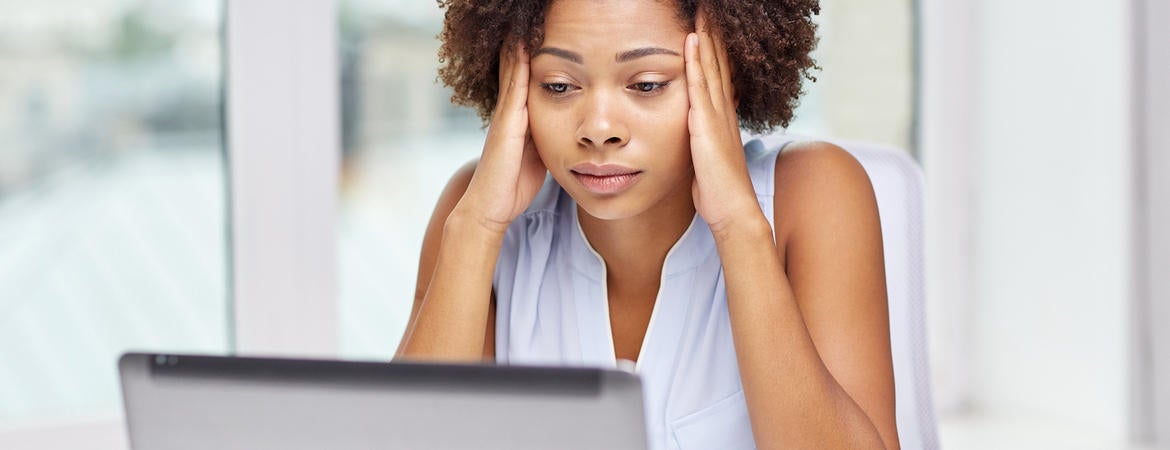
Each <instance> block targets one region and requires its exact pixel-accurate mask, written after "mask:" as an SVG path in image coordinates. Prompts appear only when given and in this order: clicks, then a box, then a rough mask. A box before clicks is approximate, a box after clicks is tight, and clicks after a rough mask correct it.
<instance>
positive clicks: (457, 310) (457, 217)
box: [398, 43, 547, 361]
mask: <svg viewBox="0 0 1170 450" xmlns="http://www.w3.org/2000/svg"><path fill="white" fill-rule="evenodd" d="M528 80H529V65H528V54H527V52H526V51H525V50H524V48H523V47H522V45H521V44H519V43H513V44H510V45H504V46H503V48H502V49H501V51H500V84H499V85H500V87H501V89H500V101H499V102H497V104H496V109H495V111H494V112H493V113H492V120H491V128H490V129H489V130H488V135H487V139H486V142H484V148H483V154H482V156H481V157H480V160H479V162H478V163H477V164H476V165H474V166H473V167H465V168H464V169H463V170H461V171H460V173H458V174H456V176H455V178H454V179H453V180H452V181H451V184H449V185H448V187H447V189H446V191H445V192H444V193H443V197H442V199H440V201H439V206H438V207H436V211H435V213H434V216H433V217H432V218H431V223H430V225H429V226H428V229H427V237H426V240H425V242H424V245H423V254H422V257H421V260H420V262H419V284H418V288H417V292H416V294H415V305H414V308H413V311H412V313H411V320H410V323H409V324H408V325H407V331H406V333H405V335H404V336H403V338H402V342H401V343H400V344H399V347H398V358H410V359H431V360H444V361H478V360H480V359H481V358H482V357H483V356H489V355H491V354H494V339H493V334H492V329H493V328H494V326H493V324H494V317H495V312H494V309H493V308H494V306H493V305H494V302H493V301H492V293H491V292H492V273H493V272H494V271H495V265H496V259H498V258H499V253H500V246H501V245H502V243H503V239H504V233H505V231H507V229H508V226H509V224H511V222H512V220H514V219H515V218H516V217H518V216H519V215H520V214H521V213H522V212H523V211H524V210H525V209H527V208H528V205H529V204H530V203H532V199H533V198H534V197H535V196H536V193H537V192H538V191H539V190H540V186H541V184H542V183H543V182H544V177H545V175H546V174H547V170H546V169H545V167H544V164H543V163H542V162H541V160H540V156H539V155H538V154H537V153H536V148H535V147H534V146H533V145H532V138H531V135H530V133H529V131H528V106H527V101H528ZM456 199H457V201H456ZM436 241H437V243H436ZM432 268H433V270H432ZM428 280H429V281H428ZM424 281H427V282H425V283H424ZM485 344H490V345H491V346H492V350H491V351H489V350H488V348H487V347H488V346H489V345H485Z"/></svg>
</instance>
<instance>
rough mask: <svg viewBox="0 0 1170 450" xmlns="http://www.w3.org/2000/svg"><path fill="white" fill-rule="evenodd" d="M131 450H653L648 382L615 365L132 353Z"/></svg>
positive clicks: (128, 377) (128, 379)
mask: <svg viewBox="0 0 1170 450" xmlns="http://www.w3.org/2000/svg"><path fill="white" fill-rule="evenodd" d="M118 366H119V371H120V372H121V377H122V395H123V399H124V401H125V408H126V423H127V427H128V430H129V438H130V444H131V448H133V449H134V450H185V449H210V448H215V449H281V450H299V449H411V450H414V449H472V448H474V449H487V450H491V449H501V450H502V449H509V450H526V449H542V450H544V449H552V448H557V449H601V448H604V449H615V450H625V449H630V450H635V449H637V450H644V449H645V448H646V447H647V443H646V442H647V441H646V431H645V422H644V420H645V418H644V415H643V406H642V392H641V382H640V380H639V379H638V377H637V376H636V375H634V374H631V373H628V372H624V371H620V370H607V369H592V368H566V367H559V368H554V367H531V366H494V365H452V364H418V363H376V362H347V361H328V360H304V359H277V358H243V357H222V356H200V355H176V354H147V353H127V354H125V355H123V356H122V358H121V359H120V361H119V364H118Z"/></svg>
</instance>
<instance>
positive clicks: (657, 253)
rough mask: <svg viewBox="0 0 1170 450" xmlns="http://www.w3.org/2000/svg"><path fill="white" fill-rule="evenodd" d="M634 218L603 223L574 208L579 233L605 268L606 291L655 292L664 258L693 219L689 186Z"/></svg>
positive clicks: (683, 184)
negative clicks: (646, 290)
mask: <svg viewBox="0 0 1170 450" xmlns="http://www.w3.org/2000/svg"><path fill="white" fill-rule="evenodd" d="M680 185H681V187H685V189H681V188H680V189H676V190H675V192H672V193H670V194H668V195H667V197H666V198H664V199H662V201H660V202H658V203H657V204H655V205H654V206H652V207H651V208H649V209H647V210H646V211H643V212H642V213H641V214H638V215H637V216H634V217H629V218H625V219H618V220H602V219H598V218H596V217H593V216H590V215H589V214H588V213H587V212H585V210H583V209H581V207H580V206H578V207H577V216H578V217H579V218H580V223H581V231H582V232H584V233H585V237H586V238H587V239H588V240H589V244H590V245H591V246H592V247H593V249H594V250H596V251H597V253H598V254H599V255H601V258H602V259H603V260H604V261H605V265H606V278H607V282H608V284H609V288H610V289H611V290H613V289H619V290H625V289H638V290H641V289H651V288H652V287H653V289H654V290H656V287H657V285H658V281H659V278H660V277H661V274H662V266H663V264H664V263H665V261H666V254H667V253H668V252H669V251H670V249H671V247H673V246H674V244H675V243H676V242H678V240H679V238H681V237H682V235H683V233H685V232H686V230H687V227H688V226H690V224H691V221H692V220H693V219H694V217H695V204H694V200H693V198H692V197H691V185H690V183H680Z"/></svg>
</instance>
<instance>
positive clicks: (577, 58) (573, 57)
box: [532, 47, 585, 64]
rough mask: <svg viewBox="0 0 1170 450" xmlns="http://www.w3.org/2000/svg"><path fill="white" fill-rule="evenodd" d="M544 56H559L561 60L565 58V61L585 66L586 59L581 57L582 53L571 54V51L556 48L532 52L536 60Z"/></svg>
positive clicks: (542, 48)
mask: <svg viewBox="0 0 1170 450" xmlns="http://www.w3.org/2000/svg"><path fill="white" fill-rule="evenodd" d="M543 54H549V55H553V56H557V57H560V58H564V59H567V60H569V61H572V62H575V63H577V64H584V63H585V59H584V58H582V57H581V54H580V53H576V52H571V51H568V50H565V49H560V48H556V47H541V48H539V49H537V50H536V51H535V52H532V58H533V59H535V58H536V57H537V56H540V55H543Z"/></svg>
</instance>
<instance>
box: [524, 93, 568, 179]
mask: <svg viewBox="0 0 1170 450" xmlns="http://www.w3.org/2000/svg"><path fill="white" fill-rule="evenodd" d="M564 130H565V117H564V114H561V113H560V112H559V111H557V110H556V108H550V107H549V106H548V105H546V104H545V102H542V101H539V100H535V99H529V101H528V131H529V132H530V133H532V143H533V144H536V151H537V153H539V154H540V157H541V159H543V160H544V161H545V162H546V163H548V162H552V161H555V160H556V159H557V158H555V157H553V155H554V154H555V152H556V151H557V149H558V148H561V147H564V146H565V142H563V141H564V139H565V135H566V133H565V132H564Z"/></svg>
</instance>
